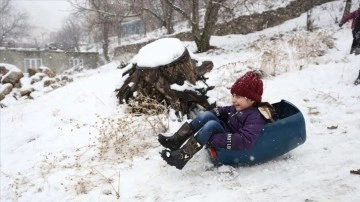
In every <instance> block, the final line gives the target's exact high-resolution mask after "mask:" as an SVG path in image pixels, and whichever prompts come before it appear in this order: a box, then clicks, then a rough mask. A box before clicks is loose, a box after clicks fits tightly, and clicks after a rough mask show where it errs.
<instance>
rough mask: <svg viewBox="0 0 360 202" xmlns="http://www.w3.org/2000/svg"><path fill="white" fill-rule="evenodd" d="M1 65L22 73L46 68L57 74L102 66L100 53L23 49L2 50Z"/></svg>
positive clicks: (0, 49) (0, 55) (0, 53)
mask: <svg viewBox="0 0 360 202" xmlns="http://www.w3.org/2000/svg"><path fill="white" fill-rule="evenodd" d="M0 63H8V64H12V65H15V66H17V67H18V68H19V69H21V70H22V72H28V69H29V68H38V67H40V66H46V67H48V68H50V69H51V70H53V71H54V72H56V73H61V72H63V71H65V70H67V69H70V68H73V67H75V68H76V67H81V66H82V67H84V68H96V67H98V66H99V65H100V64H99V53H98V52H68V51H66V52H65V51H59V50H37V49H23V48H0Z"/></svg>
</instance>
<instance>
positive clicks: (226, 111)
mask: <svg viewBox="0 0 360 202" xmlns="http://www.w3.org/2000/svg"><path fill="white" fill-rule="evenodd" d="M262 93H263V82H262V80H261V78H260V76H259V75H258V74H257V73H256V72H254V71H249V72H247V73H246V74H245V75H243V76H242V77H240V78H239V79H238V80H237V81H236V82H235V83H234V84H233V86H232V87H231V94H232V103H233V105H232V106H225V107H217V108H215V109H213V110H211V111H206V112H203V113H201V114H199V115H198V116H197V117H196V118H195V119H193V120H192V121H191V123H185V124H183V125H182V126H181V127H180V129H179V130H178V131H177V132H176V133H175V134H174V135H173V136H170V137H167V136H164V135H161V134H159V136H158V140H159V142H160V144H161V145H163V146H164V147H165V148H167V149H164V150H162V152H161V157H162V158H163V159H164V160H165V161H166V162H167V163H168V164H169V165H171V166H175V167H176V168H178V169H180V170H181V169H182V168H183V167H184V166H185V164H186V163H187V162H188V161H189V160H190V159H191V158H192V157H193V155H194V154H195V153H197V152H198V151H200V150H201V149H202V147H203V146H204V145H208V146H214V147H219V148H227V149H232V150H239V151H241V150H245V149H248V148H250V147H251V146H252V145H253V144H254V143H255V141H256V140H257V138H258V136H259V135H260V132H261V130H262V129H263V127H264V124H265V119H264V118H263V117H262V115H261V113H260V112H259V110H258V108H257V107H258V106H259V105H260V104H261V96H262ZM195 134H196V135H195ZM187 139H188V141H187V142H186V143H185V144H184V145H183V143H184V142H185V141H186V140H187Z"/></svg>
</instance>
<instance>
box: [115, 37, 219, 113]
mask: <svg viewBox="0 0 360 202" xmlns="http://www.w3.org/2000/svg"><path fill="white" fill-rule="evenodd" d="M160 40H161V39H160ZM153 43H154V42H153ZM140 51H141V50H140ZM152 54H154V57H156V56H157V57H159V56H160V57H161V53H152ZM197 63H198V61H197V60H196V59H191V57H190V54H189V51H188V50H187V49H186V48H185V47H184V51H183V53H182V55H181V56H180V57H178V58H176V59H174V60H173V61H172V62H170V63H169V64H163V65H158V66H155V67H146V66H139V65H138V63H133V64H130V65H128V66H127V68H129V69H128V70H127V71H126V72H125V73H124V74H123V76H128V78H127V79H126V80H125V82H124V84H123V85H122V87H120V88H118V89H116V90H115V91H116V92H117V95H116V96H117V98H118V99H119V103H121V104H123V103H129V100H130V99H134V100H136V101H137V102H141V99H139V98H140V97H141V96H145V97H149V98H151V99H154V100H156V101H157V102H158V103H165V104H166V105H167V106H171V107H172V108H173V109H174V110H175V111H176V113H177V114H179V113H182V114H189V112H190V111H192V110H193V109H194V108H199V107H200V106H201V107H203V108H205V109H207V110H208V109H211V108H213V107H214V106H215V103H213V104H210V103H209V102H208V101H207V98H208V96H207V95H206V93H207V91H209V90H211V89H213V88H214V87H212V86H208V85H207V84H206V79H207V78H205V77H204V74H205V73H207V72H208V71H210V70H211V69H212V68H213V63H212V62H211V61H204V62H202V64H201V65H200V66H196V64H197ZM197 81H202V83H203V84H205V85H203V86H202V87H200V86H198V85H196V84H197ZM140 95H141V96H140ZM145 110H146V109H145ZM143 113H146V112H145V111H144V112H143Z"/></svg>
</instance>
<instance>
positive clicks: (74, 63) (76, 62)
mask: <svg viewBox="0 0 360 202" xmlns="http://www.w3.org/2000/svg"><path fill="white" fill-rule="evenodd" d="M82 65H83V59H81V58H70V59H69V67H70V68H73V67H79V66H82Z"/></svg>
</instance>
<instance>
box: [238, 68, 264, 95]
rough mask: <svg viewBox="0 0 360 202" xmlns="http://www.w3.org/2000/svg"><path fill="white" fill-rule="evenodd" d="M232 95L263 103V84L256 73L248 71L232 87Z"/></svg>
mask: <svg viewBox="0 0 360 202" xmlns="http://www.w3.org/2000/svg"><path fill="white" fill-rule="evenodd" d="M231 94H235V95H239V96H244V97H246V98H249V99H251V100H254V101H255V102H261V96H262V94H263V82H262V80H261V78H260V75H258V74H257V73H256V72H255V71H248V72H246V74H244V75H243V76H242V77H240V78H239V79H238V80H236V81H235V83H234V84H233V85H232V87H231Z"/></svg>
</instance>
